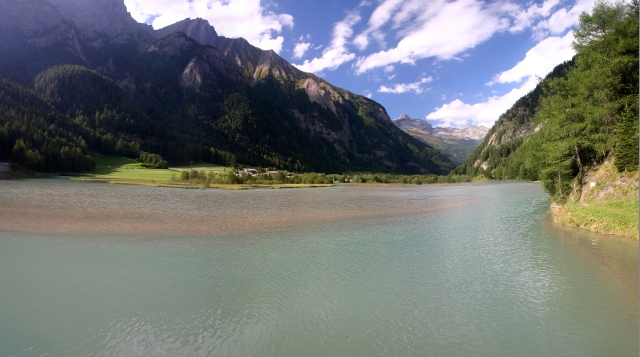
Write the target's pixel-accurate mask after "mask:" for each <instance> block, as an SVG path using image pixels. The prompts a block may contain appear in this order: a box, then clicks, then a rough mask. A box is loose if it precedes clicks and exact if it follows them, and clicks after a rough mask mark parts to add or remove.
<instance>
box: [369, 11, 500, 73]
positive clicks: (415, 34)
mask: <svg viewBox="0 0 640 357" xmlns="http://www.w3.org/2000/svg"><path fill="white" fill-rule="evenodd" d="M388 3H391V0H389V1H385V2H384V3H383V4H382V5H381V6H383V5H385V4H388ZM391 5H396V4H395V3H393V4H391ZM392 11H396V12H395V14H394V15H393V22H394V26H395V27H399V26H401V25H403V24H407V23H408V24H409V25H408V26H407V27H405V28H402V29H400V30H399V31H398V34H399V35H400V36H401V37H402V39H401V40H400V41H399V42H398V44H397V46H396V47H394V48H391V49H388V50H383V51H379V52H376V53H373V54H370V55H368V56H365V57H361V58H358V61H357V62H356V73H358V74H361V73H364V72H367V71H369V70H371V69H374V68H377V67H385V66H388V65H390V64H393V63H408V64H414V63H415V61H416V60H419V59H423V58H428V57H437V58H438V59H441V60H448V59H453V58H455V56H456V55H457V54H459V53H461V52H464V51H465V50H467V49H469V48H473V47H475V46H476V45H478V44H479V43H482V42H484V41H486V40H487V39H489V38H490V37H491V36H492V35H493V34H495V33H496V32H500V31H504V30H506V29H508V28H509V26H510V20H509V19H508V18H507V17H505V16H504V14H502V12H503V10H501V9H499V8H498V7H497V6H493V5H486V4H484V3H483V2H481V1H478V0H457V1H446V0H434V1H430V2H429V3H428V4H425V2H424V1H420V0H406V1H405V2H403V4H402V6H401V7H398V6H396V7H394V8H393V10H392ZM392 11H391V10H389V11H386V12H384V14H383V15H384V16H381V17H380V19H379V20H376V21H374V23H373V24H372V25H374V26H377V25H379V24H381V23H386V22H387V21H389V19H391V12H392ZM365 34H367V35H368V32H366V31H365ZM444 34H446V35H444ZM357 38H358V39H359V42H358V43H357V44H358V46H360V47H362V46H363V45H364V44H365V41H364V40H363V39H362V36H361V35H358V37H357Z"/></svg>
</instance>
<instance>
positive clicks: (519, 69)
mask: <svg viewBox="0 0 640 357" xmlns="http://www.w3.org/2000/svg"><path fill="white" fill-rule="evenodd" d="M572 41H573V32H572V31H570V32H568V33H567V34H566V35H564V36H563V37H549V38H546V39H544V40H542V41H540V42H538V43H537V44H536V45H535V46H534V47H533V48H532V49H530V50H529V51H528V52H527V54H526V55H525V58H524V59H523V60H522V61H520V62H518V63H517V64H516V65H515V66H514V67H513V68H511V69H509V70H507V71H504V72H502V73H499V74H497V75H496V76H495V77H494V78H493V80H492V81H491V82H489V83H487V85H492V84H496V83H516V82H521V81H522V80H523V79H526V80H525V81H524V83H523V84H522V85H521V86H520V87H518V88H514V89H512V90H511V91H510V92H509V93H507V94H505V95H502V96H497V95H493V96H491V97H489V99H487V100H486V101H484V102H480V103H476V104H466V103H464V102H463V101H461V100H459V99H456V100H454V101H452V102H450V103H449V104H445V105H443V106H442V107H439V108H436V110H435V111H434V112H432V113H430V114H429V115H427V119H429V120H434V121H437V122H438V125H439V126H445V127H450V126H453V127H455V126H461V125H468V124H472V125H484V126H487V127H491V126H492V125H493V123H494V122H495V121H496V120H498V117H500V115H501V114H503V113H504V112H505V111H507V109H509V108H511V106H513V104H514V103H515V102H516V101H517V100H518V99H520V98H521V97H522V96H524V95H525V94H527V93H529V92H530V91H531V90H533V89H534V88H535V86H536V84H537V83H538V78H543V77H545V76H546V75H547V74H548V73H549V72H551V70H552V69H553V68H554V67H555V66H557V65H558V64H560V63H561V62H563V61H566V60H569V59H571V57H573V54H574V51H573V48H572V47H571V43H572ZM491 93H492V94H496V93H497V91H491Z"/></svg>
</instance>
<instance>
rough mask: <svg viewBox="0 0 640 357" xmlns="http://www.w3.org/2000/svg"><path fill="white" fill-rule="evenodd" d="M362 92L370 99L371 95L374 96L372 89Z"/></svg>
mask: <svg viewBox="0 0 640 357" xmlns="http://www.w3.org/2000/svg"><path fill="white" fill-rule="evenodd" d="M362 94H363V95H364V96H365V97H367V98H369V99H371V97H373V93H371V91H369V90H365V91H364V92H362Z"/></svg>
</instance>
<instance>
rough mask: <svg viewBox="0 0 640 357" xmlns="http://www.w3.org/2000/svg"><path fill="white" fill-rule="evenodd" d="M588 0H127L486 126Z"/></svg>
mask: <svg viewBox="0 0 640 357" xmlns="http://www.w3.org/2000/svg"><path fill="white" fill-rule="evenodd" d="M593 3H594V0H538V1H508V0H504V1H482V0H352V1H350V0H342V1H338V0H325V1H317V0H314V1H310V0H125V4H126V5H127V8H128V10H129V11H130V12H131V14H132V16H133V17H134V18H135V19H136V20H138V21H140V22H147V23H150V24H152V25H153V26H154V28H161V27H164V26H166V25H169V24H172V23H174V22H177V21H179V20H182V19H184V18H187V17H190V18H196V17H201V18H204V19H207V20H209V22H210V23H211V24H212V25H213V26H214V27H215V28H216V30H217V31H218V33H219V34H220V35H223V36H227V37H244V38H245V39H247V40H248V41H249V42H250V43H252V44H253V45H255V46H257V47H260V48H263V49H273V50H274V51H276V52H278V53H279V54H280V56H282V57H283V58H285V59H286V60H288V61H289V62H291V63H292V64H294V65H296V66H297V67H298V68H300V69H302V70H304V71H307V72H313V73H315V74H317V75H318V76H320V77H322V78H324V79H326V80H327V81H328V82H330V83H332V84H334V85H336V86H338V87H342V88H344V89H347V90H349V91H351V92H353V93H358V94H363V95H366V96H369V97H370V98H372V99H373V100H375V101H377V102H379V103H380V104H382V105H383V106H384V107H385V108H386V109H387V112H388V113H389V116H390V117H391V118H395V117H398V116H400V114H402V113H407V114H408V115H409V116H411V117H413V118H420V119H426V120H428V121H429V122H431V123H432V124H434V125H436V126H453V127H456V126H462V125H484V126H487V127H490V126H491V125H493V123H494V122H495V120H497V119H498V116H499V115H500V114H502V113H503V112H504V111H505V110H506V109H508V108H509V107H510V106H511V105H512V104H513V103H514V102H515V101H516V100H517V99H518V98H520V97H521V96H523V95H524V94H526V93H527V92H529V91H530V90H531V89H533V88H534V87H535V85H536V83H537V80H538V78H539V77H544V76H545V75H546V74H547V73H548V72H549V71H551V69H553V67H555V66H556V65H557V64H559V63H561V62H562V61H565V60H568V59H571V57H572V56H573V54H574V51H573V49H572V47H571V43H572V41H573V34H572V31H571V29H572V28H573V27H575V26H576V25H577V23H578V16H579V14H580V13H581V12H583V11H590V10H591V7H592V6H593Z"/></svg>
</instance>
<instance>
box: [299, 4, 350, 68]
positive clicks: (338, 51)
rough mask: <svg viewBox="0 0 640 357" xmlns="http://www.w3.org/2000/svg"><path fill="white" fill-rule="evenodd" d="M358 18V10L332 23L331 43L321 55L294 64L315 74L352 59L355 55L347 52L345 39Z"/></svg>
mask: <svg viewBox="0 0 640 357" xmlns="http://www.w3.org/2000/svg"><path fill="white" fill-rule="evenodd" d="M360 19H361V18H360V14H359V13H358V12H351V13H349V14H348V15H347V17H346V18H345V19H344V20H342V21H340V22H337V23H335V24H334V25H333V37H332V40H331V44H330V45H329V47H327V48H326V49H325V50H324V51H323V52H322V57H316V58H314V59H312V60H311V61H309V60H305V61H304V63H303V64H295V65H294V66H296V67H298V68H299V69H300V70H302V71H305V72H312V73H316V74H317V73H318V72H320V71H322V70H324V69H329V70H335V69H336V68H338V67H339V66H340V65H341V64H343V63H345V62H349V61H351V60H353V59H354V58H355V57H356V56H355V54H353V53H351V52H349V49H348V48H347V40H348V39H349V38H350V37H351V36H352V35H353V26H354V25H355V24H357V23H358V22H360Z"/></svg>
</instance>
